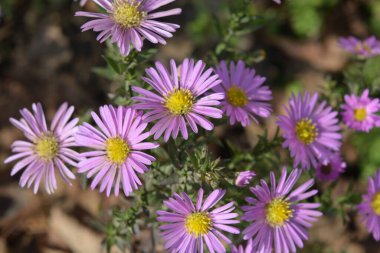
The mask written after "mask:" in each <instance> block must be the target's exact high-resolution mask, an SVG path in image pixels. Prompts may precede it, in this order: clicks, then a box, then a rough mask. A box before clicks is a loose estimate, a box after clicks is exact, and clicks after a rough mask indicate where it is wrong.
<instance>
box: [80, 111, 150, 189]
mask: <svg viewBox="0 0 380 253" xmlns="http://www.w3.org/2000/svg"><path fill="white" fill-rule="evenodd" d="M99 112H100V117H99V116H98V115H97V114H96V113H95V112H92V113H91V115H92V118H93V119H94V121H95V123H96V124H97V126H98V127H99V130H98V129H96V128H94V127H93V126H91V125H90V124H88V123H84V124H83V125H82V126H80V127H79V130H78V132H77V134H76V135H75V139H76V142H77V143H78V145H80V146H83V147H87V148H90V149H92V150H91V151H88V152H85V153H82V154H81V156H82V157H83V158H84V159H83V160H82V161H80V162H79V165H78V167H79V170H78V172H79V173H87V178H90V177H92V176H95V175H96V176H95V177H94V179H93V181H92V183H91V189H94V188H95V187H96V186H97V185H98V184H100V192H103V191H105V190H106V193H107V196H109V195H110V194H111V190H112V187H113V186H114V194H115V196H118V195H119V191H120V184H121V185H122V187H123V191H124V194H125V195H126V196H129V195H130V193H132V192H133V190H137V189H138V186H139V185H141V181H140V179H139V177H138V176H137V174H144V173H145V172H146V171H148V170H149V169H148V167H147V165H150V164H152V162H153V161H154V160H155V158H154V157H153V156H150V155H148V154H146V153H144V152H142V150H149V149H154V148H156V147H158V144H156V143H151V142H143V141H144V140H145V139H146V138H148V137H149V133H148V132H145V133H144V130H145V128H146V126H147V123H143V122H142V120H141V115H139V114H138V113H137V112H136V110H134V109H132V108H127V107H122V106H119V107H118V108H114V107H113V106H111V105H105V106H102V107H100V109H99Z"/></svg>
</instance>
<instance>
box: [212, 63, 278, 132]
mask: <svg viewBox="0 0 380 253" xmlns="http://www.w3.org/2000/svg"><path fill="white" fill-rule="evenodd" d="M216 73H217V74H218V75H219V77H220V78H221V79H222V83H221V85H218V86H215V87H214V88H213V90H214V91H215V92H222V93H224V94H225V98H224V100H223V101H222V106H223V111H224V112H225V113H226V114H227V116H228V117H230V124H231V125H233V124H235V122H236V121H237V122H240V123H241V124H242V125H243V126H248V125H250V124H251V122H252V121H255V122H256V123H258V122H257V119H256V117H257V116H260V117H264V118H266V117H268V116H269V115H270V114H271V112H272V109H271V105H270V104H269V103H268V101H270V100H271V99H272V92H271V91H270V89H269V88H268V86H265V85H263V83H264V82H265V77H262V76H259V75H256V71H255V70H254V69H249V68H246V67H245V64H244V62H242V61H239V62H238V63H237V64H236V65H235V63H234V62H231V63H230V68H229V69H228V67H227V64H226V62H225V61H222V62H221V63H220V64H219V66H217V67H216Z"/></svg>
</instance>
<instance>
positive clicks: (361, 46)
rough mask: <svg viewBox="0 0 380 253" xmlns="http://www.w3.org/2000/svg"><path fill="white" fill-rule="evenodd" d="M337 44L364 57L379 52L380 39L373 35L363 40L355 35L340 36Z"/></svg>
mask: <svg viewBox="0 0 380 253" xmlns="http://www.w3.org/2000/svg"><path fill="white" fill-rule="evenodd" d="M339 44H340V46H341V47H342V48H343V49H344V50H346V51H348V52H350V53H352V54H355V55H359V56H362V57H365V58H368V57H372V56H375V55H379V54H380V41H378V40H377V39H376V37H375V36H371V37H369V38H367V39H365V40H364V41H361V40H359V39H357V38H355V37H348V38H340V39H339Z"/></svg>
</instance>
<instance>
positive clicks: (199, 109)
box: [133, 59, 224, 141]
mask: <svg viewBox="0 0 380 253" xmlns="http://www.w3.org/2000/svg"><path fill="white" fill-rule="evenodd" d="M205 66H206V65H205V63H204V62H203V61H198V62H196V63H195V62H194V60H188V59H185V60H184V61H183V63H182V65H181V66H180V67H178V68H177V66H176V64H175V62H174V60H171V61H170V70H171V73H169V72H168V71H167V70H166V68H165V67H164V66H163V65H162V63H161V62H156V69H157V70H156V69H154V68H148V69H147V70H146V72H147V74H148V76H149V77H143V80H144V81H145V82H147V83H148V84H150V85H151V86H152V87H153V89H155V90H156V92H157V93H158V95H157V94H155V93H153V92H151V91H148V90H145V89H142V88H140V87H133V91H135V92H137V93H139V94H140V95H141V96H140V97H134V98H133V99H134V100H136V101H138V102H139V103H138V104H136V105H134V107H135V108H137V109H141V110H149V112H147V113H146V114H145V115H144V120H145V121H147V122H151V121H155V120H158V121H157V122H156V123H155V125H154V126H153V127H152V129H151V133H152V134H154V139H158V138H159V137H160V136H161V135H162V134H163V133H164V132H165V134H164V139H165V141H168V139H169V137H170V136H172V137H173V138H174V139H175V138H177V136H178V132H179V131H181V133H182V136H183V138H184V139H187V138H188V132H187V126H186V122H187V123H188V124H189V125H190V128H191V129H192V130H193V132H195V133H197V132H198V127H197V125H199V126H201V127H203V128H204V129H206V130H212V129H213V128H214V125H213V124H212V123H211V122H210V121H208V120H207V119H206V118H205V117H204V116H208V117H212V118H221V117H222V111H221V110H219V109H217V108H215V106H218V105H220V101H219V100H221V99H223V98H224V95H223V93H212V94H209V95H205V94H204V93H205V92H207V91H208V90H209V89H211V88H213V87H215V86H216V85H218V84H219V83H220V82H221V80H220V79H219V77H218V75H215V74H213V70H212V69H211V68H210V69H207V70H206V71H204V69H205Z"/></svg>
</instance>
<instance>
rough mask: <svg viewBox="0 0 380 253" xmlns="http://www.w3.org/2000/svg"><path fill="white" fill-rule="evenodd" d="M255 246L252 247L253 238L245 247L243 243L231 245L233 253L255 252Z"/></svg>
mask: <svg viewBox="0 0 380 253" xmlns="http://www.w3.org/2000/svg"><path fill="white" fill-rule="evenodd" d="M253 252H254V251H253V248H252V239H249V240H248V243H247V246H246V247H245V248H244V246H243V245H242V244H240V245H238V246H235V245H233V246H232V247H231V253H253ZM255 253H265V252H257V251H255Z"/></svg>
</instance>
